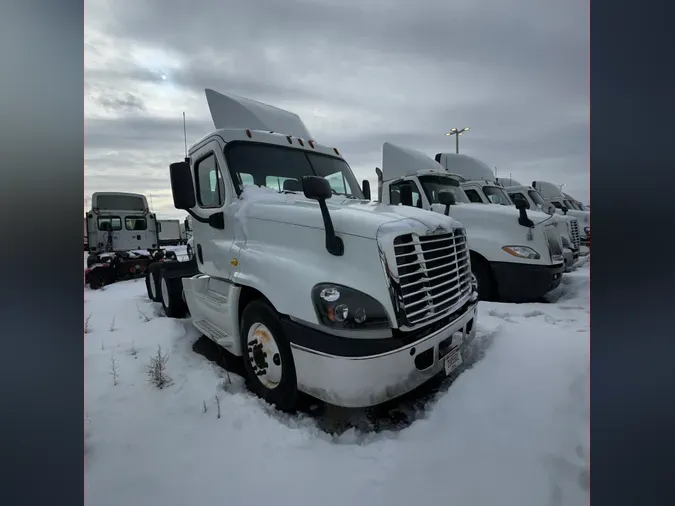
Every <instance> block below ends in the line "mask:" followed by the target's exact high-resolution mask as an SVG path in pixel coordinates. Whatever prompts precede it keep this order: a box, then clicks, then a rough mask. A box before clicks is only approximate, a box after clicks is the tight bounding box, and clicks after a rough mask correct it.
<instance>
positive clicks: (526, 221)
mask: <svg viewBox="0 0 675 506" xmlns="http://www.w3.org/2000/svg"><path fill="white" fill-rule="evenodd" d="M512 200H513V203H514V205H515V206H516V209H518V211H520V214H519V215H518V224H519V225H521V226H523V227H527V228H530V227H534V222H533V221H532V220H531V219H530V218H529V217H528V216H527V208H528V207H530V205H529V204H528V203H527V200H525V197H523V196H522V195H514V198H513V199H512Z"/></svg>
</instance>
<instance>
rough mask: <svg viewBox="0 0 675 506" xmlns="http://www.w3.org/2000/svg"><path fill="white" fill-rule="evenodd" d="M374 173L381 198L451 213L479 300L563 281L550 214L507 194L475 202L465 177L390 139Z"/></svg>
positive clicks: (515, 296)
mask: <svg viewBox="0 0 675 506" xmlns="http://www.w3.org/2000/svg"><path fill="white" fill-rule="evenodd" d="M376 172H377V176H378V201H380V202H382V203H385V204H393V205H397V204H401V205H403V206H412V207H418V208H420V209H426V210H428V211H434V212H437V213H445V214H449V216H451V217H452V218H455V219H457V220H458V221H459V222H460V223H461V224H462V225H463V226H464V227H465V228H466V233H467V239H468V244H469V249H470V252H471V269H472V271H473V275H474V277H475V281H476V283H477V286H478V293H479V298H480V299H482V300H497V301H502V302H527V301H533V300H538V299H540V298H541V297H542V296H544V295H545V294H546V293H548V292H549V291H550V290H552V289H553V288H555V287H556V286H558V285H559V284H560V281H561V276H562V272H563V268H564V265H563V251H562V245H561V240H560V236H559V234H558V233H557V230H556V220H555V219H552V218H551V216H550V215H546V214H544V213H540V212H529V213H528V212H526V211H525V210H524V209H518V210H516V209H514V208H513V207H511V206H510V204H511V201H510V200H508V198H506V199H503V200H508V202H509V207H501V206H487V205H482V204H474V203H471V202H470V201H469V199H468V198H467V196H466V194H465V190H464V189H463V188H462V187H461V186H460V181H461V180H462V179H463V178H461V177H460V176H457V175H456V174H453V173H452V172H448V171H447V170H446V169H445V168H444V167H443V166H442V165H440V164H439V163H438V162H436V161H435V160H434V159H432V158H430V157H429V156H427V155H426V154H424V153H422V152H421V151H417V150H414V149H409V148H404V147H401V146H397V145H395V144H392V143H388V142H385V143H384V145H383V146H382V169H381V170H380V169H376ZM500 191H501V190H500ZM431 279H434V276H433V273H432V276H431Z"/></svg>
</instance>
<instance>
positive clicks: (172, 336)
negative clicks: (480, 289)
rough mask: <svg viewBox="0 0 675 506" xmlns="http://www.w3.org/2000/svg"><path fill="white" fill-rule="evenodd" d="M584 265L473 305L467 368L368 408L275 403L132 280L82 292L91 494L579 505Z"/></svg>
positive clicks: (585, 356)
mask: <svg viewBox="0 0 675 506" xmlns="http://www.w3.org/2000/svg"><path fill="white" fill-rule="evenodd" d="M175 249H177V253H179V254H180V253H184V247H182V248H175ZM85 258H86V255H85ZM589 265H590V264H589V260H588V258H586V259H583V260H582V263H581V265H580V266H579V267H578V268H577V269H576V271H574V272H572V273H569V274H565V275H564V277H563V281H562V283H561V286H560V287H558V288H557V289H556V290H555V291H554V292H552V293H551V294H549V296H548V297H547V298H548V299H549V301H550V302H549V303H537V304H496V303H483V302H481V303H480V304H479V320H478V335H477V338H476V341H475V346H476V351H477V353H476V354H475V355H476V356H477V357H478V360H477V361H476V362H475V363H474V364H473V365H472V367H470V368H469V369H467V370H465V371H464V372H463V373H461V374H460V375H459V377H458V378H456V379H455V380H454V381H452V382H451V383H452V384H449V383H450V381H449V380H445V381H442V382H440V383H438V384H435V386H434V387H433V388H431V387H429V388H428V389H426V391H423V392H421V393H416V394H415V395H414V396H410V397H409V398H406V399H404V400H403V401H401V402H399V403H397V404H398V405H397V406H395V407H387V409H386V410H381V411H383V412H382V413H380V412H378V413H376V414H373V413H370V412H368V413H366V412H365V411H361V412H359V411H348V410H340V409H336V408H330V409H327V410H326V409H317V408H314V409H315V411H311V410H310V411H308V412H306V413H304V414H299V415H295V416H289V415H284V414H280V413H278V412H276V411H275V410H273V409H272V408H270V407H269V406H268V405H266V404H265V403H264V402H262V401H260V400H259V399H257V398H255V397H253V396H251V395H250V394H249V393H247V392H246V391H245V390H244V389H243V387H242V383H243V380H242V379H241V377H240V376H238V375H237V374H236V367H235V369H234V370H235V372H229V373H228V372H227V371H226V370H225V369H224V368H223V367H221V366H220V365H218V363H216V362H217V361H218V360H217V356H218V353H219V352H214V350H216V348H215V347H214V346H213V345H211V344H209V342H208V341H206V340H205V338H200V335H199V333H198V332H197V330H196V329H195V328H194V327H192V325H191V324H190V320H189V319H185V320H174V319H170V318H166V317H164V316H163V315H162V308H161V305H159V304H156V303H152V302H150V301H149V300H148V298H147V296H146V292H145V284H144V281H143V279H139V280H133V281H126V282H122V283H118V284H114V285H111V286H108V287H106V288H105V289H103V290H100V291H91V290H89V289H88V288H85V291H84V298H85V318H88V324H87V328H86V329H85V335H84V337H85V421H84V422H85V492H86V503H87V505H88V506H121V505H124V506H154V505H156V506H215V505H227V506H251V505H254V504H272V503H274V504H280V505H289V506H291V505H292V506H301V505H306V504H307V505H309V504H317V505H320V506H332V505H336V506H338V505H339V506H360V505H368V506H380V505H381V506H385V505H386V506H398V505H401V506H404V505H405V506H427V505H429V506H431V505H435V506H441V505H442V506H445V505H452V506H547V505H551V506H567V505H574V506H585V505H586V504H587V503H588V500H589V498H588V472H589V471H588V465H589V464H588V459H589V412H588V401H589V385H588V382H589V271H590V269H589ZM158 347H159V349H160V350H161V354H162V355H163V356H165V357H166V373H167V375H168V377H169V378H170V382H169V384H168V385H167V386H165V387H164V388H162V389H159V388H157V387H156V386H154V385H153V384H151V383H150V381H149V376H148V373H147V369H148V365H149V364H150V361H151V359H152V357H153V356H156V355H157V353H158ZM209 354H211V355H213V356H216V362H214V360H210V359H209ZM211 358H213V357H211ZM221 363H222V362H221ZM423 390H424V389H423Z"/></svg>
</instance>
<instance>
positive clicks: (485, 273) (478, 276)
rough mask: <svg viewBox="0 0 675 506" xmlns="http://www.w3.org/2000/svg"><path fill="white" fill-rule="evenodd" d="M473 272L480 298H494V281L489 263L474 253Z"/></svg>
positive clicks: (472, 258) (488, 299) (472, 259)
mask: <svg viewBox="0 0 675 506" xmlns="http://www.w3.org/2000/svg"><path fill="white" fill-rule="evenodd" d="M471 273H472V274H473V275H474V278H475V283H476V284H477V285H478V289H477V290H476V291H477V292H478V300H485V301H490V300H492V299H493V298H494V292H495V289H494V282H493V281H492V275H491V274H490V266H489V264H488V263H487V262H486V261H485V260H483V259H481V258H478V257H476V256H474V255H471Z"/></svg>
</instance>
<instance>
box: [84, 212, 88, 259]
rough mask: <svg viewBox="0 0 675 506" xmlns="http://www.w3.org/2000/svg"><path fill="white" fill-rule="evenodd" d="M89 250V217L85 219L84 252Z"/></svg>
mask: <svg viewBox="0 0 675 506" xmlns="http://www.w3.org/2000/svg"><path fill="white" fill-rule="evenodd" d="M88 249H89V238H88V237H87V217H86V216H85V217H84V251H87V250H88Z"/></svg>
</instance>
